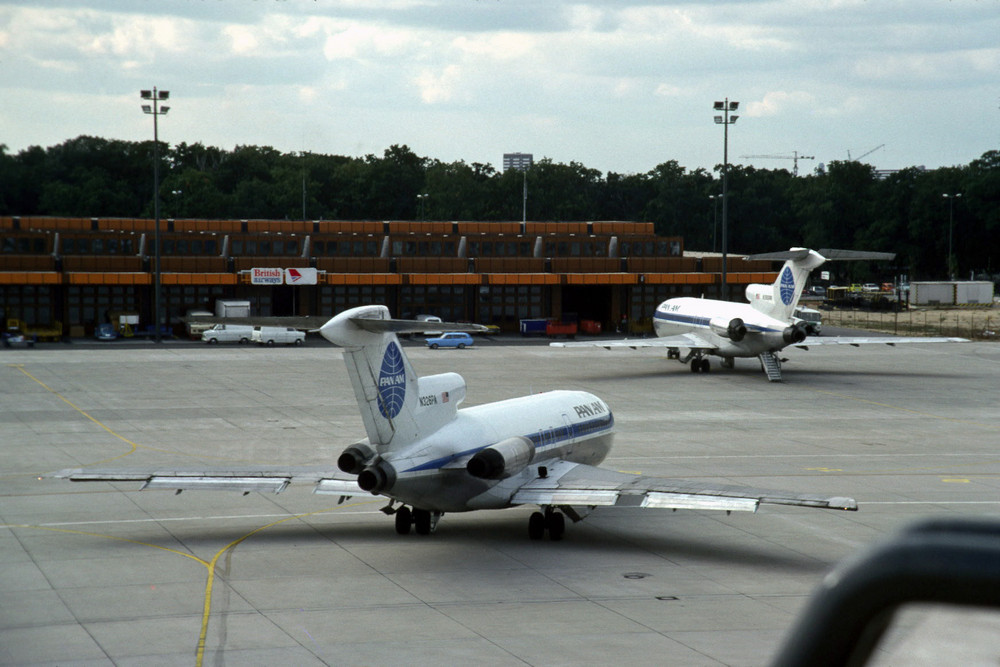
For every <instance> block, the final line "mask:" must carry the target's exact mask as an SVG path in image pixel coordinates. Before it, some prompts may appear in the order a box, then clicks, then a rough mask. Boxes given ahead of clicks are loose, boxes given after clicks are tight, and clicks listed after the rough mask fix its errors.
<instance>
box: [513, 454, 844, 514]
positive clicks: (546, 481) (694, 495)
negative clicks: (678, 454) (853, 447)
mask: <svg viewBox="0 0 1000 667" xmlns="http://www.w3.org/2000/svg"><path fill="white" fill-rule="evenodd" d="M547 472H548V474H547V476H546V477H539V478H535V479H533V480H532V481H531V482H528V483H527V484H525V485H524V486H522V487H521V488H520V489H518V490H517V491H516V492H515V493H514V495H513V497H512V498H511V502H512V503H514V504H533V505H571V506H572V505H577V506H585V507H599V506H608V507H648V508H654V509H702V510H726V511H744V512H756V511H757V507H758V505H760V504H761V503H767V504H773V505H798V506H801V507H818V508H824V509H836V510H848V511H856V510H857V509H858V504H857V502H855V500H854V499H853V498H846V497H827V496H821V495H813V494H807V493H795V492H793V491H774V490H770V489H757V488H753V487H748V486H736V485H732V484H712V483H709V482H702V481H691V480H682V479H667V478H664V477H651V476H648V475H630V474H628V473H623V472H616V471H614V470H607V469H604V468H597V467H594V466H589V465H584V464H580V463H570V462H568V461H556V462H553V463H552V465H550V466H548V470H547Z"/></svg>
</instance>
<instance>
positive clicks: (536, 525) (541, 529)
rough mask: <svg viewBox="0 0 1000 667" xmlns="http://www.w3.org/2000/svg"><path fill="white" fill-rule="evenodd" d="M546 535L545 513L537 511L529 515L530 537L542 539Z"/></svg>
mask: <svg viewBox="0 0 1000 667" xmlns="http://www.w3.org/2000/svg"><path fill="white" fill-rule="evenodd" d="M544 536H545V515H544V514H542V513H541V512H535V513H534V514H532V515H531V516H530V517H528V537H529V538H531V539H532V540H540V539H542V538H543V537H544Z"/></svg>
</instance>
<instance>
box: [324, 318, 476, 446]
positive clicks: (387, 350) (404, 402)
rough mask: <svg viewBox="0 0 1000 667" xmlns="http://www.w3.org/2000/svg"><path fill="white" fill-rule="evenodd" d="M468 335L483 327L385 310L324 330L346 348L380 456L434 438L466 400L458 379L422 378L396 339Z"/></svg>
mask: <svg viewBox="0 0 1000 667" xmlns="http://www.w3.org/2000/svg"><path fill="white" fill-rule="evenodd" d="M463 329H464V330H473V331H479V330H482V329H483V327H478V326H477V325H471V326H470V325H459V324H451V323H432V322H418V321H413V320H394V319H392V318H391V317H390V315H389V309H388V308H386V307H385V306H360V307H358V308H351V309H349V310H345V311H344V312H342V313H340V314H338V315H336V316H335V317H334V318H333V319H331V320H330V321H329V322H327V323H326V324H324V325H323V326H322V327H321V328H320V330H319V332H320V334H321V335H322V336H323V337H324V338H326V339H327V340H328V341H330V342H331V343H334V344H336V345H340V346H341V347H343V348H344V362H345V363H346V364H347V374H348V375H349V376H350V379H351V386H352V387H353V389H354V395H355V397H356V398H357V401H358V408H359V409H360V410H361V418H362V421H363V422H364V425H365V431H366V432H367V433H368V440H369V442H371V444H372V445H373V446H374V447H375V448H376V449H377V450H378V451H380V452H382V451H387V450H391V449H398V448H400V447H404V446H406V445H408V444H410V443H412V442H414V441H416V440H419V439H420V438H422V437H424V436H426V435H427V434H429V433H433V432H434V431H436V430H437V429H439V428H441V427H442V426H444V425H445V424H446V423H448V422H449V421H451V420H452V419H454V418H455V413H456V410H457V408H458V405H459V404H460V403H461V402H462V400H463V399H464V398H465V380H464V379H463V378H462V376H461V375H459V374H458V373H442V374H439V375H431V376H427V377H423V378H418V377H417V375H416V373H415V372H414V370H413V366H411V365H410V360H409V359H408V358H407V356H406V353H405V352H404V351H403V348H402V346H401V345H400V343H399V339H398V338H397V336H396V334H397V333H415V332H422V331H429V330H442V331H461V330H463Z"/></svg>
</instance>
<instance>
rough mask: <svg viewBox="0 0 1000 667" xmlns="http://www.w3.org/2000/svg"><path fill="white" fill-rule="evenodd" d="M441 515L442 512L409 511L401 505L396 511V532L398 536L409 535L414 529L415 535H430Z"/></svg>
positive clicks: (414, 509)
mask: <svg viewBox="0 0 1000 667" xmlns="http://www.w3.org/2000/svg"><path fill="white" fill-rule="evenodd" d="M441 515H442V512H431V511H430V510H422V509H417V508H413V509H410V508H409V507H407V506H406V505H403V506H402V507H400V508H399V509H397V510H396V532H397V533H399V534H400V535H409V534H410V529H411V528H415V529H416V531H417V535H430V534H431V533H432V532H434V529H435V528H437V523H438V521H439V520H440V519H441Z"/></svg>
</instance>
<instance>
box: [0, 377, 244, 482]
mask: <svg viewBox="0 0 1000 667" xmlns="http://www.w3.org/2000/svg"><path fill="white" fill-rule="evenodd" d="M8 367H10V368H15V369H17V370H19V371H21V372H22V373H24V375H26V376H27V377H29V378H31V379H32V380H34V381H35V382H37V383H38V385H39V386H41V387H42V388H43V389H45V390H46V391H48V392H50V393H51V394H52V395H53V396H55V397H56V398H58V399H59V400H60V401H62V402H63V403H65V404H66V405H68V406H70V407H71V408H73V409H74V410H76V411H77V412H79V413H80V414H81V415H83V416H84V417H85V418H86V419H87V420H89V421H91V422H93V423H94V424H96V425H97V426H99V427H101V428H102V429H104V430H105V431H107V432H108V433H109V434H111V435H112V436H114V437H115V438H117V439H119V440H121V441H122V442H124V443H125V444H127V445H128V446H129V451H127V452H125V453H124V454H119V455H118V456H112V457H110V458H106V459H101V460H100V461H92V462H90V463H84V464H80V466H81V467H84V468H86V467H89V466H96V465H100V464H102V463H108V462H109V461H116V460H118V459H122V458H125V457H126V456H129V455H130V454H134V453H135V452H136V450H137V449H139V448H142V449H147V450H149V451H151V452H160V453H161V454H174V455H176V456H190V457H195V458H197V459H199V460H205V459H209V460H216V461H230V462H234V463H235V462H246V463H249V461H239V460H236V459H232V458H227V457H222V456H211V455H208V454H202V453H198V454H191V453H188V452H179V451H176V450H172V449H161V448H159V447H151V446H149V445H140V444H139V443H137V442H134V441H132V440H129V439H128V438H126V437H125V436H123V435H121V434H120V433H116V432H115V431H114V430H113V429H112V428H111V427H110V426H108V425H107V424H104V423H103V422H101V420H99V419H97V418H96V417H94V416H93V415H91V414H89V413H88V412H87V411H86V410H84V409H83V408H81V407H80V406H78V405H77V404H75V403H74V402H73V401H71V400H69V399H68V398H66V397H65V396H63V395H62V394H60V393H59V392H58V391H56V390H55V389H53V388H52V387H50V386H48V385H47V384H45V383H44V382H42V381H41V380H39V379H38V378H36V377H35V376H34V375H32V374H31V373H29V372H28V371H26V370H25V369H24V366H23V365H21V364H8Z"/></svg>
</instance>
